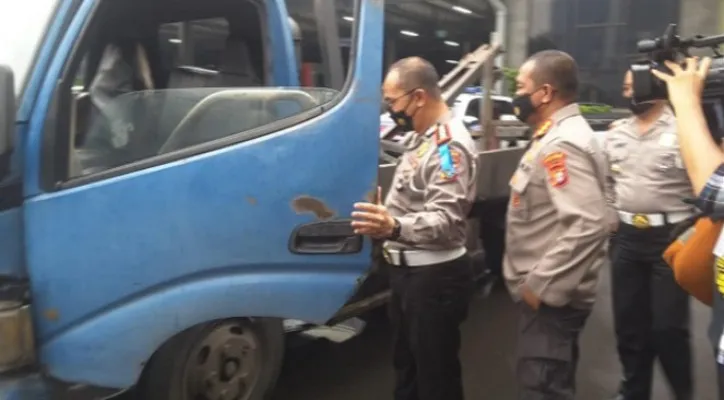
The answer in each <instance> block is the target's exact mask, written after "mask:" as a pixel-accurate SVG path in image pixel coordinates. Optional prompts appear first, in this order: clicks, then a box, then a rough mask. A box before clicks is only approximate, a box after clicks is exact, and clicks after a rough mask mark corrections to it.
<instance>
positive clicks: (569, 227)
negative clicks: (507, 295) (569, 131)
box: [526, 143, 608, 306]
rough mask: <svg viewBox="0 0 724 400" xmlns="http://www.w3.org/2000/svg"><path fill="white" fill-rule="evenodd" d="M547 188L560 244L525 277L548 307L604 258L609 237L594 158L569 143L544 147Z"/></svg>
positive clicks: (565, 296)
mask: <svg viewBox="0 0 724 400" xmlns="http://www.w3.org/2000/svg"><path fill="white" fill-rule="evenodd" d="M540 160H541V162H542V163H543V167H544V172H545V174H546V182H547V188H548V193H549V195H550V198H551V201H552V202H553V206H554V207H555V209H556V211H557V214H558V222H559V226H560V227H561V230H560V231H558V232H556V235H558V240H557V242H556V245H555V246H554V247H552V248H551V249H550V250H548V252H547V253H546V254H545V255H544V256H543V257H542V258H541V259H540V261H539V262H538V263H537V265H535V266H534V267H533V269H532V270H531V272H530V273H529V274H528V276H527V278H526V284H527V286H528V287H529V288H530V289H531V290H532V291H533V293H535V294H536V295H537V296H538V298H539V299H540V300H541V301H542V302H543V303H545V304H548V305H550V306H563V305H565V304H566V303H567V302H568V300H569V299H570V297H571V292H573V291H574V290H576V288H577V287H578V285H579V284H580V283H581V281H582V280H583V278H584V276H585V275H586V274H587V273H589V271H590V268H591V267H592V266H595V265H596V263H597V262H598V260H599V259H600V258H601V257H602V252H603V251H604V248H605V247H604V246H605V242H606V240H607V238H608V229H607V227H606V214H607V206H606V204H605V199H604V193H602V188H601V186H602V185H601V183H600V182H599V179H600V178H598V175H597V174H596V170H595V167H594V165H593V164H592V162H593V161H592V160H591V157H590V156H589V155H588V154H587V153H586V152H585V151H583V150H581V149H578V148H576V147H574V146H572V145H570V144H566V143H552V144H550V145H548V146H546V148H544V149H543V151H542V156H541V159H540Z"/></svg>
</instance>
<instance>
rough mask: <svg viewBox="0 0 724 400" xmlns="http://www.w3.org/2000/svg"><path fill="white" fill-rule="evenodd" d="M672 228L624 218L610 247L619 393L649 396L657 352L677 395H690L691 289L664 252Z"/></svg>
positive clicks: (636, 398)
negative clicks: (685, 287)
mask: <svg viewBox="0 0 724 400" xmlns="http://www.w3.org/2000/svg"><path fill="white" fill-rule="evenodd" d="M671 229H672V227H671V226H667V227H658V228H649V229H637V228H634V227H633V226H631V225H626V224H621V225H620V227H619V231H618V233H617V235H616V238H615V240H614V243H613V246H612V249H611V251H612V254H611V260H612V266H611V271H612V282H611V283H612V285H611V289H612V294H613V313H614V325H615V329H616V339H617V342H618V354H619V358H620V359H621V364H622V365H623V382H622V384H621V393H620V394H621V395H623V398H624V399H626V400H649V399H650V398H651V384H652V379H653V372H654V360H655V359H656V358H658V359H659V361H660V362H661V366H662V367H663V370H664V374H665V375H666V378H667V380H668V381H669V384H670V386H671V388H672V390H673V392H674V396H675V398H676V399H677V400H685V399H687V400H688V399H691V398H692V392H693V377H692V367H691V363H692V354H691V344H690V336H689V321H690V316H689V314H690V311H689V295H688V294H687V293H686V292H685V291H684V290H683V289H682V288H681V287H679V285H678V284H677V283H676V280H675V279H674V274H673V271H672V270H671V268H670V267H669V266H668V265H667V264H666V263H665V262H664V260H663V259H662V257H661V255H662V253H663V252H664V250H665V249H666V247H667V246H668V245H669V243H670V239H669V235H670V233H671Z"/></svg>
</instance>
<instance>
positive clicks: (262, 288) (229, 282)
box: [40, 271, 359, 389]
mask: <svg viewBox="0 0 724 400" xmlns="http://www.w3.org/2000/svg"><path fill="white" fill-rule="evenodd" d="M358 278H359V276H358V275H357V274H354V273H350V272H347V271H335V272H333V273H327V274H325V273H319V272H317V273H315V274H313V275H311V274H310V275H308V274H303V273H299V272H297V273H291V272H275V273H269V274H262V273H260V274H243V275H241V274H240V275H216V276H210V277H204V278H201V279H195V280H185V281H181V282H177V283H175V284H170V285H169V284H167V285H165V286H163V287H160V288H157V289H156V290H152V291H146V292H144V293H142V294H140V295H137V296H134V297H131V298H127V299H125V300H124V301H122V302H120V303H116V304H115V305H113V306H112V307H110V308H107V309H105V310H104V311H103V312H102V313H99V314H96V315H93V316H91V317H89V318H87V319H85V320H84V321H82V322H81V323H78V324H75V325H74V326H73V327H72V328H70V329H68V330H66V331H63V332H60V333H59V334H58V335H55V336H54V337H53V338H51V339H50V340H48V341H47V342H45V343H42V344H41V346H40V355H41V360H42V362H43V367H44V369H45V371H46V372H47V373H48V374H49V375H50V376H52V377H54V378H57V379H60V380H62V381H66V382H74V383H82V384H88V385H93V386H97V387H106V388H123V389H125V388H129V387H131V386H133V385H135V384H136V382H137V380H138V379H139V377H140V375H141V373H142V371H143V368H144V365H145V364H146V363H147V362H148V361H149V359H150V358H151V356H152V355H153V354H154V352H155V351H156V350H157V349H158V348H160V347H161V345H163V343H165V342H166V341H167V340H169V339H170V338H172V337H174V336H175V335H176V334H178V333H180V332H182V331H184V330H186V329H188V328H190V327H193V326H196V325H198V324H202V323H205V322H209V321H214V320H219V319H227V318H235V317H275V318H284V319H298V320H303V321H307V322H311V323H317V324H323V323H324V322H325V321H326V320H327V319H328V318H330V317H331V316H332V315H333V314H334V313H335V312H336V311H337V310H338V309H339V308H340V307H341V306H342V305H343V304H344V302H345V300H346V299H348V298H349V297H350V296H351V295H352V292H353V290H354V288H355V286H356V282H357V279H358Z"/></svg>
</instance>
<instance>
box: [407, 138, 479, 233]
mask: <svg viewBox="0 0 724 400" xmlns="http://www.w3.org/2000/svg"><path fill="white" fill-rule="evenodd" d="M446 148H447V149H448V150H447V152H448V154H449V159H447V160H445V158H446V155H445V153H446V152H445V151H443V152H442V153H443V154H441V151H440V147H438V148H436V149H435V153H434V154H432V155H431V156H430V158H429V159H428V161H427V163H426V165H425V166H423V168H424V172H423V174H424V177H425V180H426V183H427V185H426V187H425V189H424V190H425V194H424V198H425V210H424V211H421V212H417V213H410V214H407V215H405V216H403V217H401V218H398V220H399V221H400V226H401V228H402V229H401V232H400V240H401V241H402V242H406V243H416V244H429V243H433V242H435V243H440V242H441V241H444V240H446V239H448V238H451V239H452V238H453V237H454V236H455V235H456V234H455V232H456V231H459V230H461V229H462V227H463V226H464V224H465V220H466V219H467V214H468V212H469V211H470V207H471V206H472V204H471V201H470V200H469V198H470V196H469V190H470V186H471V185H470V184H471V179H474V178H475V164H474V162H475V161H474V159H473V158H472V157H471V156H469V154H468V153H467V152H466V151H465V150H464V148H463V147H462V146H461V145H460V144H458V143H455V142H452V143H449V144H447V145H446ZM446 161H447V162H449V163H450V164H451V165H446V164H445V163H446ZM450 167H451V168H450Z"/></svg>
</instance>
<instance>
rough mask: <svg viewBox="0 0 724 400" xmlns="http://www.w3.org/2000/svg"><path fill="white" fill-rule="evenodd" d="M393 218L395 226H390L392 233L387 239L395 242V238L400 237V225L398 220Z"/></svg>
mask: <svg viewBox="0 0 724 400" xmlns="http://www.w3.org/2000/svg"><path fill="white" fill-rule="evenodd" d="M393 219H394V220H395V226H394V227H393V228H392V234H391V235H390V237H389V238H388V239H389V240H391V241H393V242H395V241H397V239H399V238H400V234H401V233H402V225H400V220H399V219H397V218H393Z"/></svg>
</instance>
